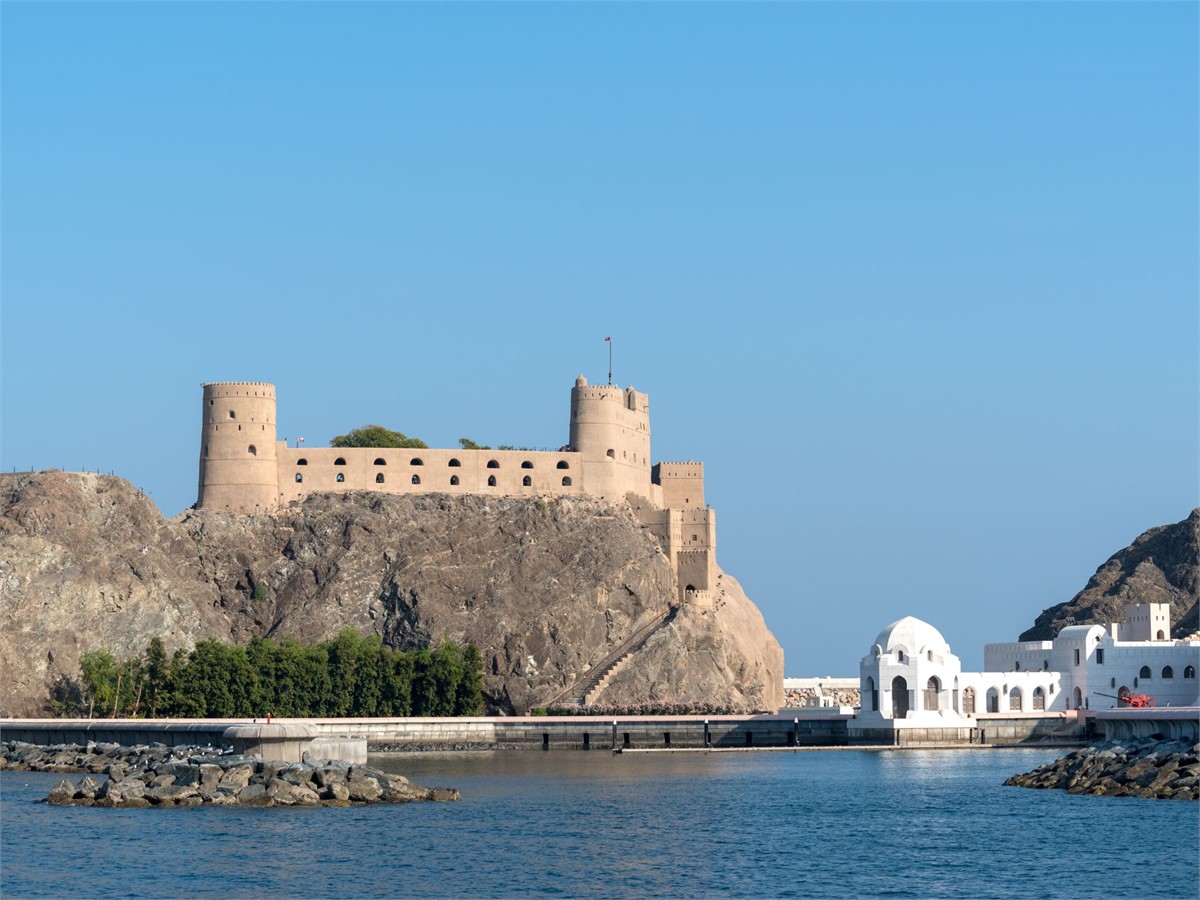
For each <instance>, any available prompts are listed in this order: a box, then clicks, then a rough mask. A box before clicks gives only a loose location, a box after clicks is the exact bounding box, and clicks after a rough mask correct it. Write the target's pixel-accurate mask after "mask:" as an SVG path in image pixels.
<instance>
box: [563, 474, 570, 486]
mask: <svg viewBox="0 0 1200 900" xmlns="http://www.w3.org/2000/svg"><path fill="white" fill-rule="evenodd" d="M570 486H571V478H570V476H568V475H564V476H563V487H570Z"/></svg>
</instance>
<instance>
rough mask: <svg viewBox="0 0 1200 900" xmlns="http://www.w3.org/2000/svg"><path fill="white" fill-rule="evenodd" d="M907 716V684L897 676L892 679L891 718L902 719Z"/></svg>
mask: <svg viewBox="0 0 1200 900" xmlns="http://www.w3.org/2000/svg"><path fill="white" fill-rule="evenodd" d="M907 715H908V682H907V681H905V680H904V679H903V678H902V677H900V676H899V675H897V676H896V677H895V678H893V679H892V718H893V719H903V718H904V717H905V716H907Z"/></svg>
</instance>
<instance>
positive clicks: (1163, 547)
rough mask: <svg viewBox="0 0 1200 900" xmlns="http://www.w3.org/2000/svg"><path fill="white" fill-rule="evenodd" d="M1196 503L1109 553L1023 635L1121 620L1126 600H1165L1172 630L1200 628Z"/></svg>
mask: <svg viewBox="0 0 1200 900" xmlns="http://www.w3.org/2000/svg"><path fill="white" fill-rule="evenodd" d="M1197 600H1200V509H1195V510H1192V514H1191V515H1190V516H1188V517H1187V518H1186V519H1184V520H1183V521H1182V522H1177V523H1175V524H1174V525H1160V526H1159V527H1157V528H1151V529H1150V530H1149V531H1146V532H1144V533H1143V534H1141V535H1140V536H1139V537H1138V538H1137V539H1136V540H1135V541H1134V542H1133V543H1132V544H1130V545H1129V546H1128V547H1126V548H1125V549H1124V550H1120V551H1118V552H1116V553H1114V554H1113V555H1112V556H1110V557H1109V558H1108V561H1107V562H1105V563H1104V565H1102V566H1101V567H1100V568H1099V569H1097V570H1096V574H1095V575H1093V576H1092V577H1091V580H1090V581H1088V583H1087V586H1086V587H1084V589H1083V590H1082V591H1080V592H1079V593H1078V594H1076V595H1075V596H1074V597H1072V598H1071V599H1070V600H1069V601H1067V602H1066V603H1060V604H1058V605H1057V606H1052V607H1050V608H1049V609H1047V610H1044V611H1043V612H1042V614H1041V615H1040V616H1038V617H1037V621H1036V622H1034V625H1033V627H1032V628H1030V629H1029V630H1028V631H1026V632H1024V633H1023V634H1022V635H1021V637H1020V640H1022V641H1046V640H1050V639H1051V638H1053V637H1054V636H1055V635H1056V634H1058V632H1059V630H1060V629H1062V628H1063V627H1065V626H1067V625H1071V624H1074V625H1084V624H1088V625H1090V624H1093V623H1094V624H1098V625H1107V624H1108V623H1110V622H1124V621H1125V607H1126V606H1127V605H1128V604H1130V603H1170V604H1171V623H1172V625H1171V635H1172V637H1177V638H1178V637H1184V636H1185V635H1189V634H1192V633H1193V632H1195V631H1196V630H1197V629H1198V628H1200V621H1198V619H1197V614H1198V611H1200V608H1198V606H1197Z"/></svg>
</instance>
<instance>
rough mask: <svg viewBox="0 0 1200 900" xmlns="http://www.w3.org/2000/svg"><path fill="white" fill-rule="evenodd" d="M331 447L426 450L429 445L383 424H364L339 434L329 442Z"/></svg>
mask: <svg viewBox="0 0 1200 900" xmlns="http://www.w3.org/2000/svg"><path fill="white" fill-rule="evenodd" d="M329 446H330V447H399V448H401V449H407V450H425V449H428V447H429V445H428V444H426V443H425V442H424V441H423V440H421V439H420V438H410V437H408V436H407V435H404V434H401V433H400V432H399V431H392V430H391V429H389V428H384V427H383V426H382V425H364V426H363V427H362V428H355V429H354V430H353V431H351V432H350V433H349V434H339V435H338V436H337V437H335V438H334V439H333V440H332V441H330V442H329Z"/></svg>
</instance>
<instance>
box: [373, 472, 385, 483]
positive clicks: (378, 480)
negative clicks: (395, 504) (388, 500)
mask: <svg viewBox="0 0 1200 900" xmlns="http://www.w3.org/2000/svg"><path fill="white" fill-rule="evenodd" d="M375 483H376V484H383V473H382V472H380V473H379V474H377V475H376V476H375Z"/></svg>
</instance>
